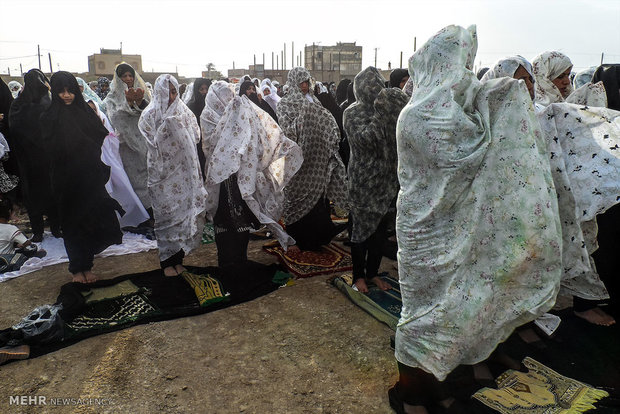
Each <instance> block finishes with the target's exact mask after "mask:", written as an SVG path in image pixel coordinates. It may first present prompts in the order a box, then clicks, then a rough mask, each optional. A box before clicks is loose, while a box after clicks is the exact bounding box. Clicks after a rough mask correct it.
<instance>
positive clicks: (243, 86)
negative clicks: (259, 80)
mask: <svg viewBox="0 0 620 414" xmlns="http://www.w3.org/2000/svg"><path fill="white" fill-rule="evenodd" d="M250 87H254V88H256V85H254V82H252V81H250V80H245V81H243V83H242V84H241V86H240V87H239V96H243V95H245V93H246V92H247V90H248V89H250ZM250 100H251V101H252V102H254V100H253V99H252V98H250ZM254 103H255V104H257V105H258V103H256V102H254Z"/></svg>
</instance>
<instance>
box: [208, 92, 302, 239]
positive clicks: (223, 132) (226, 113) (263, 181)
mask: <svg viewBox="0 0 620 414" xmlns="http://www.w3.org/2000/svg"><path fill="white" fill-rule="evenodd" d="M200 125H201V129H202V146H203V151H204V154H205V158H206V166H205V171H206V176H207V178H206V181H205V186H206V188H207V191H208V193H209V196H208V198H207V212H208V214H209V216H210V217H211V218H213V217H215V213H216V211H217V207H218V203H219V193H220V184H221V183H222V182H224V181H225V180H226V179H228V178H229V177H231V176H232V175H233V174H236V176H237V185H238V186H239V191H240V193H241V198H242V199H243V201H245V202H246V204H247V205H248V207H249V208H250V210H252V213H254V215H255V216H256V218H257V219H258V220H259V221H260V222H261V223H262V224H264V225H266V226H267V227H268V228H269V229H270V230H271V231H272V232H273V233H274V235H275V236H276V238H277V239H278V241H279V242H280V244H281V245H282V246H283V247H284V248H285V249H286V247H287V246H290V245H292V244H295V241H294V240H293V239H292V238H291V237H290V236H289V235H288V234H287V233H286V232H285V231H284V230H283V229H282V226H280V225H279V224H278V223H277V222H278V220H279V219H280V218H281V216H282V212H283V209H284V192H283V189H284V187H285V186H287V185H289V183H290V181H291V178H292V177H293V176H294V175H295V173H296V172H297V171H298V170H299V168H300V167H301V164H302V162H303V156H302V153H301V149H300V148H299V146H298V145H297V144H295V143H294V142H293V141H291V140H290V139H288V138H287V137H286V136H285V135H284V134H283V132H282V130H281V129H280V127H278V124H276V122H275V121H274V120H273V119H272V118H271V116H269V114H267V113H266V112H265V111H263V110H262V109H260V108H259V107H258V106H256V105H254V104H253V103H252V101H250V100H249V99H248V98H247V96H237V95H236V94H235V93H234V85H232V84H229V83H226V82H223V81H217V82H215V83H213V84H212V85H211V87H210V88H209V92H208V93H207V97H206V105H205V108H204V109H203V111H202V115H201V116H200Z"/></svg>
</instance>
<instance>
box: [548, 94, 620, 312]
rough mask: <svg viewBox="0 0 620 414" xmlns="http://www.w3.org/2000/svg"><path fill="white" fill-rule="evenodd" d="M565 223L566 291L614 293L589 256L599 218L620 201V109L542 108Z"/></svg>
mask: <svg viewBox="0 0 620 414" xmlns="http://www.w3.org/2000/svg"><path fill="white" fill-rule="evenodd" d="M538 120H539V122H540V125H541V127H542V131H543V133H544V136H545V138H546V141H547V151H548V156H549V161H550V163H551V172H552V174H553V181H554V182H555V188H556V191H557V195H558V205H559V212H560V219H561V222H562V239H563V243H562V267H563V271H564V274H563V277H562V288H563V293H567V294H570V295H574V296H578V297H581V298H584V299H589V300H601V299H607V298H608V297H609V295H608V293H607V290H606V289H605V286H604V284H603V282H602V281H601V280H600V278H599V276H598V274H597V272H596V268H595V267H594V264H593V261H592V259H591V258H590V255H591V254H592V253H594V252H595V251H596V249H597V248H598V244H597V241H596V237H597V233H598V229H597V225H596V220H595V217H596V215H598V214H601V213H603V212H605V211H606V210H608V209H609V208H611V207H612V206H614V205H615V204H617V203H618V201H619V200H620V179H619V177H620V112H618V111H614V110H612V109H607V108H593V107H586V106H581V105H574V104H569V103H554V104H551V105H549V106H548V107H547V108H546V109H545V110H544V111H543V112H540V113H538Z"/></svg>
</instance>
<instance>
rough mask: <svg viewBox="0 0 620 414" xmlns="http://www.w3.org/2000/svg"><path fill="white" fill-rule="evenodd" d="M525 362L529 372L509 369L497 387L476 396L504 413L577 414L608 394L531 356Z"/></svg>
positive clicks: (484, 389)
mask: <svg viewBox="0 0 620 414" xmlns="http://www.w3.org/2000/svg"><path fill="white" fill-rule="evenodd" d="M523 364H524V365H525V366H526V367H527V368H528V372H526V373H525V372H520V371H513V370H509V371H506V372H505V373H503V374H502V375H500V376H499V377H498V378H497V379H496V380H495V382H496V383H497V387H498V389H496V390H495V389H491V388H483V389H481V390H480V391H478V392H477V393H475V394H474V396H473V397H474V398H476V399H477V400H479V401H481V402H482V403H484V404H485V405H487V406H488V407H491V408H493V409H494V410H496V411H498V412H500V413H502V414H577V413H583V412H586V411H588V410H591V409H595V408H596V407H595V406H594V405H593V404H594V403H595V402H597V401H598V400H600V399H602V398H605V397H608V396H609V394H608V393H607V392H606V391H602V390H597V389H595V388H592V387H589V386H588V385H586V384H583V383H581V382H579V381H576V380H574V379H571V378H567V377H564V376H562V375H560V374H558V373H557V372H555V371H553V370H551V369H550V368H548V367H546V366H544V365H543V364H541V363H540V362H537V361H535V360H533V359H531V358H529V357H527V358H525V359H524V360H523Z"/></svg>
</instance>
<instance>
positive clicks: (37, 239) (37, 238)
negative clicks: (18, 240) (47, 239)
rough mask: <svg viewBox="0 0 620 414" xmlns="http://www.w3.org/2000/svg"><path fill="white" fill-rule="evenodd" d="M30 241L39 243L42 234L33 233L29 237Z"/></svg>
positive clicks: (41, 239)
mask: <svg viewBox="0 0 620 414" xmlns="http://www.w3.org/2000/svg"><path fill="white" fill-rule="evenodd" d="M30 241H32V242H33V243H41V242H42V241H43V234H35V235H33V236H32V239H30Z"/></svg>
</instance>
